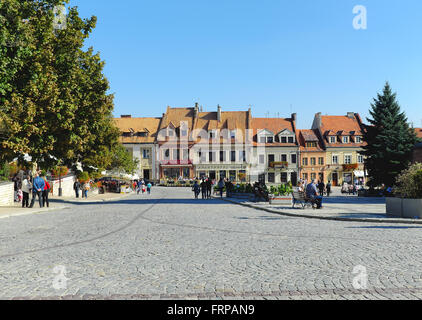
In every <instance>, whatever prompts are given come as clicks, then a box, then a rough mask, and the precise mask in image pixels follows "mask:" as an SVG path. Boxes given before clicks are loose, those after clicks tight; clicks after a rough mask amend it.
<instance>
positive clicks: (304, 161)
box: [302, 158, 308, 166]
mask: <svg viewBox="0 0 422 320" xmlns="http://www.w3.org/2000/svg"><path fill="white" fill-rule="evenodd" d="M302 165H303V166H307V165H308V158H303V159H302Z"/></svg>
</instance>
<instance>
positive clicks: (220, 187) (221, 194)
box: [218, 178, 224, 198]
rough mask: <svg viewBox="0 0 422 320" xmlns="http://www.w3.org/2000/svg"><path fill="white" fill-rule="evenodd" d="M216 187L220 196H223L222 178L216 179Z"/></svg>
mask: <svg viewBox="0 0 422 320" xmlns="http://www.w3.org/2000/svg"><path fill="white" fill-rule="evenodd" d="M218 189H219V191H220V197H221V198H222V197H223V191H224V179H223V178H220V181H218Z"/></svg>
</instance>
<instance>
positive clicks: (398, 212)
mask: <svg viewBox="0 0 422 320" xmlns="http://www.w3.org/2000/svg"><path fill="white" fill-rule="evenodd" d="M385 202H386V211H387V216H389V217H397V218H402V215H403V214H402V206H403V199H401V198H391V197H389V198H385Z"/></svg>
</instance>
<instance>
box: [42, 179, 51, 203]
mask: <svg viewBox="0 0 422 320" xmlns="http://www.w3.org/2000/svg"><path fill="white" fill-rule="evenodd" d="M42 178H43V179H44V182H45V185H44V190H43V191H42V206H43V207H45V204H47V208H48V207H49V206H50V204H49V202H48V194H49V192H50V188H51V186H50V184H49V183H48V181H47V179H46V178H45V175H44V176H43V177H42Z"/></svg>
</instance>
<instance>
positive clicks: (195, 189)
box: [192, 181, 201, 199]
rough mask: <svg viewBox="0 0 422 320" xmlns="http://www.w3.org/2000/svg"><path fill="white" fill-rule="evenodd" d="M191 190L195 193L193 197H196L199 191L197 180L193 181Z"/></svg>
mask: <svg viewBox="0 0 422 320" xmlns="http://www.w3.org/2000/svg"><path fill="white" fill-rule="evenodd" d="M192 191H193V192H194V194H195V199H198V196H199V193H200V192H201V187H200V186H199V183H198V181H195V183H194V185H193V187H192Z"/></svg>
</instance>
